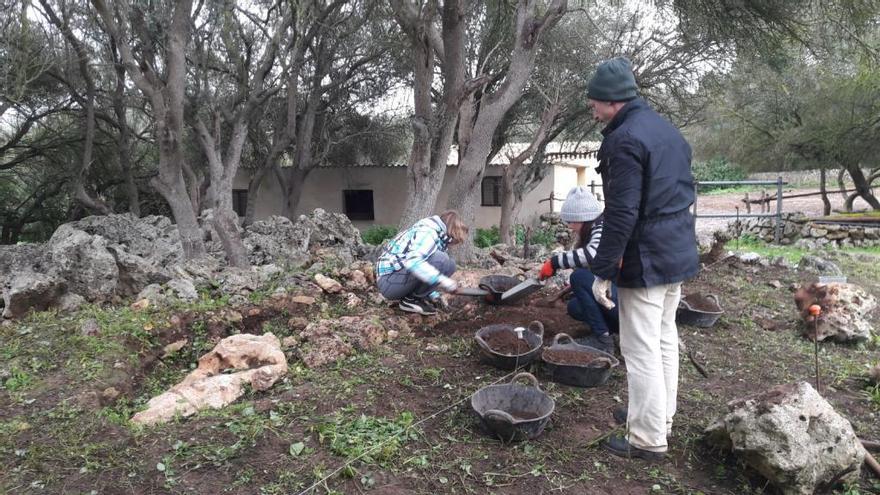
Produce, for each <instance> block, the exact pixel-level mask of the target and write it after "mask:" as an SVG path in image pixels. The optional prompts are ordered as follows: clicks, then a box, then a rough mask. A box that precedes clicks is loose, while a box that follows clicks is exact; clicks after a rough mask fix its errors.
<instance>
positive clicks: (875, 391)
mask: <svg viewBox="0 0 880 495" xmlns="http://www.w3.org/2000/svg"><path fill="white" fill-rule="evenodd" d="M865 394H867V396H868V400H869V401H871V404H872V405H873V406H874V409H877V410H880V385H871V386H869V387H868V388H867V389H866V390H865Z"/></svg>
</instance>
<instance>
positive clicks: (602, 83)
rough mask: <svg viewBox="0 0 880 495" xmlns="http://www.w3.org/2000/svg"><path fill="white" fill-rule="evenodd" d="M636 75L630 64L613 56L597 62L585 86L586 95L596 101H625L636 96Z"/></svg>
mask: <svg viewBox="0 0 880 495" xmlns="http://www.w3.org/2000/svg"><path fill="white" fill-rule="evenodd" d="M636 89H637V86H636V77H635V76H634V75H633V71H632V64H631V63H630V61H629V60H628V59H626V58H624V57H615V58H612V59H611V60H606V61H604V62H602V63H601V64H599V67H597V68H596V73H595V74H593V78H592V79H590V84H589V85H588V86H587V97H589V98H590V99H592V100H598V101H627V100H632V99H633V98H635V97H636Z"/></svg>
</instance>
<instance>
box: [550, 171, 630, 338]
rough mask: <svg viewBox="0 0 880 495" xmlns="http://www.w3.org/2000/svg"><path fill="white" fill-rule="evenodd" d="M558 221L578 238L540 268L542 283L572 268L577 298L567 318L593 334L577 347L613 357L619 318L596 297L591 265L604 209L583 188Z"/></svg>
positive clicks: (572, 194) (571, 197) (569, 199)
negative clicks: (569, 246)
mask: <svg viewBox="0 0 880 495" xmlns="http://www.w3.org/2000/svg"><path fill="white" fill-rule="evenodd" d="M559 217H560V218H561V219H562V221H563V222H565V223H566V225H568V228H569V229H571V231H572V233H573V234H574V235H575V236H576V237H575V246H574V249H573V250H572V251H567V252H562V253H558V254H556V255H555V256H553V257H551V258H549V259H548V260H547V261H545V262H544V265H543V266H542V267H541V274H540V278H541V280H543V279H546V278H548V277H552V276H553V274H555V273H556V270H560V269H566V268H573V269H574V272H572V274H571V278H570V279H569V281H570V283H571V292H572V294H573V295H574V297H573V298H572V299H571V300H570V301H569V302H568V314H569V316H571V317H572V318H574V319H575V320H578V321H581V322H584V323H586V324H587V325H589V327H590V331H591V332H592V334H590V335H588V336H586V337H584V338H581V339H577V341H578V343H580V344H584V345H588V346H590V347H593V348H596V349H599V350H602V351H605V352H607V353H609V354H614V350H615V349H614V339H613V338H612V337H611V333H617V332H618V331H619V327H620V317H619V315H618V310H617V307H616V306H615V307H614V308H611V309H608V308H606V307H604V306H602V305H601V304H599V303H598V302H597V301H596V298H595V296H594V295H593V282H594V281H595V276H594V275H593V274H592V273H591V272H590V270H589V268H590V264H591V263H592V261H593V257H594V256H596V248H598V247H599V242H600V241H601V240H602V224H603V218H602V206H601V205H600V204H599V202H598V201H597V200H596V198H595V197H593V195H592V194H590V192H589V191H588V190H587V189H585V188H583V187H575V188H573V189H572V190H571V191H569V193H568V196H567V197H566V198H565V203H563V205H562V210H561V212H560V213H559ZM611 294H612V295H611V297H612V301H613V302H614V303H617V288H616V287H614V286H612V291H611Z"/></svg>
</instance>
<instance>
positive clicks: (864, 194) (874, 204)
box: [846, 165, 880, 211]
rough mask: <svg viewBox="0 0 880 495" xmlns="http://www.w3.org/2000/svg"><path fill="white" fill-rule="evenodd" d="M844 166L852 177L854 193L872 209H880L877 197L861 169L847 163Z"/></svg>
mask: <svg viewBox="0 0 880 495" xmlns="http://www.w3.org/2000/svg"><path fill="white" fill-rule="evenodd" d="M846 168H847V170H848V171H849V175H850V177H852V180H853V185H854V186H855V189H856V193H857V194H858V195H859V196H860V197H861V198H862V199H864V200H865V201H866V202H867V203H868V205H870V206H871V208H873V209H874V210H880V201H877V198H875V197H874V194H872V193H871V185H870V184H868V181H867V180H866V179H865V174H864V173H863V172H862V169H861V168H860V167H859V166H858V165H848V166H847V167H846ZM850 208H851V207H850ZM848 211H849V210H848Z"/></svg>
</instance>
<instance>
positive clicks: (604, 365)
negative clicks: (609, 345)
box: [590, 357, 614, 369]
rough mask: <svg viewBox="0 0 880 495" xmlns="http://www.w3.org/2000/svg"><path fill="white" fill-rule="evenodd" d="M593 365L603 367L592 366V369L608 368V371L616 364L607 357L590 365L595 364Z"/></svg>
mask: <svg viewBox="0 0 880 495" xmlns="http://www.w3.org/2000/svg"><path fill="white" fill-rule="evenodd" d="M593 363H597V364H601V365H602V366H591V368H606V369H610V368H611V365H612V364H614V362H613V361H611V360H610V359H608V358H607V357H600V358H596V359H594V360H593V361H592V362H591V363H590V364H593Z"/></svg>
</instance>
